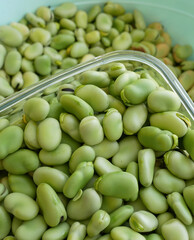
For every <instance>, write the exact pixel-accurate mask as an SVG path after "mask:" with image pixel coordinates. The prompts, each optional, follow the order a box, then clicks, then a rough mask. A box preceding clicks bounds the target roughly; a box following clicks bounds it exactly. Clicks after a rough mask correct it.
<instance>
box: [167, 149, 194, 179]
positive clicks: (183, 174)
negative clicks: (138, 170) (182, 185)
mask: <svg viewBox="0 0 194 240" xmlns="http://www.w3.org/2000/svg"><path fill="white" fill-rule="evenodd" d="M164 162H165V164H166V167H167V168H168V170H169V171H170V172H171V173H172V174H173V175H174V176H176V177H178V178H181V179H186V180H188V179H192V178H194V162H193V161H192V160H191V159H189V158H188V157H186V156H185V155H184V154H182V153H180V152H178V151H169V152H167V153H165V154H164Z"/></svg>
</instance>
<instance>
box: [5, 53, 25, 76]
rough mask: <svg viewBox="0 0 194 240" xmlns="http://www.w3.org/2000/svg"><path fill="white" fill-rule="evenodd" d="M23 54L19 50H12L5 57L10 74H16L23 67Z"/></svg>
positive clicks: (6, 68)
mask: <svg viewBox="0 0 194 240" xmlns="http://www.w3.org/2000/svg"><path fill="white" fill-rule="evenodd" d="M21 61H22V58H21V55H20V53H19V52H18V51H15V50H12V51H10V52H8V53H7V55H6V57H5V64H4V67H5V71H6V73H7V74H9V75H15V74H16V73H17V72H18V71H19V70H20V67H21Z"/></svg>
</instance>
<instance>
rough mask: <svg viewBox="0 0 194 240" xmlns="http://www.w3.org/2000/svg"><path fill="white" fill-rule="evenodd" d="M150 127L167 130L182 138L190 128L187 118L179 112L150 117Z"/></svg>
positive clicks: (156, 114)
mask: <svg viewBox="0 0 194 240" xmlns="http://www.w3.org/2000/svg"><path fill="white" fill-rule="evenodd" d="M150 125H151V126H155V127H158V128H160V129H163V130H168V131H170V132H172V133H174V134H176V135H177V136H178V137H183V136H184V135H185V134H186V132H187V129H188V127H190V126H191V122H190V120H189V118H187V117H186V116H185V115H183V114H182V113H179V112H163V113H155V114H152V115H151V117H150Z"/></svg>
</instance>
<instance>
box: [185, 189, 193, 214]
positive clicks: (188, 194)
mask: <svg viewBox="0 0 194 240" xmlns="http://www.w3.org/2000/svg"><path fill="white" fill-rule="evenodd" d="M193 192H194V187H193V185H191V186H187V187H186V188H184V190H183V197H184V200H185V202H186V204H187V206H188V207H189V209H190V210H191V212H192V214H193V213H194V208H193V204H192V203H193Z"/></svg>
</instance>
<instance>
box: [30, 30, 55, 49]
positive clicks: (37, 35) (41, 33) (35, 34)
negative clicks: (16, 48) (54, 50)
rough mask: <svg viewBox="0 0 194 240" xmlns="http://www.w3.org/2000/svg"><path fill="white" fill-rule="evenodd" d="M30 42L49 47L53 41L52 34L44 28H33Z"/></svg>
mask: <svg viewBox="0 0 194 240" xmlns="http://www.w3.org/2000/svg"><path fill="white" fill-rule="evenodd" d="M29 38H30V40H31V41H32V42H34V43H35V42H40V43H41V44H42V45H43V46H47V45H48V44H49V43H50V41H51V34H50V32H49V31H47V30H45V29H43V28H39V27H36V28H32V29H31V30H30V36H29Z"/></svg>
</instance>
